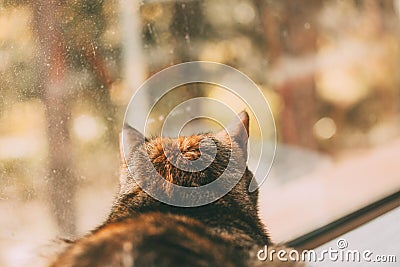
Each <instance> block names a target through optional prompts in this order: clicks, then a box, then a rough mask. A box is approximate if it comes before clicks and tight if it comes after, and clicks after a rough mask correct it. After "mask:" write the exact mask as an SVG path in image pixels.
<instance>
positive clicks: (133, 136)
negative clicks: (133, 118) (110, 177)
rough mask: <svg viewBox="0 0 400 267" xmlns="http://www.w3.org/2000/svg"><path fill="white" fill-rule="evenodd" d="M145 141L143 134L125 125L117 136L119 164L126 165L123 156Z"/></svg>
mask: <svg viewBox="0 0 400 267" xmlns="http://www.w3.org/2000/svg"><path fill="white" fill-rule="evenodd" d="M146 141H147V140H146V138H145V137H144V135H143V134H141V133H140V132H139V131H138V130H136V129H135V128H132V127H131V126H129V125H128V124H126V123H125V124H124V127H123V128H122V132H121V134H120V135H119V153H120V157H121V162H122V163H123V164H126V160H125V156H126V155H127V154H128V153H129V152H130V150H131V149H132V148H133V147H136V146H138V145H140V144H143V143H144V142H146Z"/></svg>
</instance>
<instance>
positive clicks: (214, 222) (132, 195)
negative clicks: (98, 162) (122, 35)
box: [50, 112, 302, 267]
mask: <svg viewBox="0 0 400 267" xmlns="http://www.w3.org/2000/svg"><path fill="white" fill-rule="evenodd" d="M238 116H239V118H240V121H239V123H238V122H236V123H233V124H231V125H230V126H229V127H228V128H229V129H230V131H229V132H230V137H229V136H228V134H227V132H225V131H221V132H219V133H216V134H212V133H206V134H198V135H193V136H188V137H179V138H177V139H169V138H160V137H158V138H153V139H150V140H148V139H145V138H144V136H143V135H142V134H141V133H139V132H138V131H137V130H135V129H133V128H131V127H129V126H124V129H123V136H124V140H125V153H126V155H128V157H125V156H124V155H122V156H121V158H122V164H121V172H120V191H119V194H118V196H117V198H116V200H115V203H114V205H113V207H112V210H111V213H110V215H109V217H108V219H107V220H106V222H105V223H104V224H103V225H101V226H100V227H98V228H97V229H95V230H93V231H92V232H91V233H90V234H88V235H86V236H85V237H83V238H81V239H78V240H76V241H73V242H71V244H70V245H69V246H68V247H67V248H66V250H65V251H64V252H62V253H61V254H60V255H58V256H57V258H56V259H55V260H54V261H53V262H52V263H51V265H50V266H52V267H53V266H54V267H55V266H123V267H128V266H129V267H131V266H140V267H141V266H161V267H164V266H165V267H167V266H171V267H172V266H302V264H301V263H298V262H279V261H270V262H268V261H260V260H259V259H258V258H257V251H259V250H260V249H262V248H263V247H264V245H268V246H270V247H272V248H276V249H281V248H283V249H285V248H284V247H283V246H276V245H273V244H272V243H271V240H270V238H269V237H268V234H267V233H266V230H265V227H264V225H263V224H262V223H261V221H260V218H259V216H258V211H257V199H258V192H257V191H255V192H252V193H249V192H248V190H247V188H248V187H249V184H250V181H251V180H252V178H253V174H252V173H251V172H250V171H249V170H248V168H247V166H246V160H247V140H248V133H249V117H248V114H247V113H246V112H241V113H240V114H239V115H238ZM243 126H244V127H243ZM205 139H207V140H212V141H213V142H214V143H215V144H216V147H217V152H216V155H215V159H214V160H213V161H212V163H211V164H210V165H209V166H208V167H207V168H205V169H203V170H200V171H197V172H189V171H186V170H185V171H184V170H181V169H179V168H177V167H175V166H174V164H172V163H171V162H170V160H171V159H170V158H168V159H167V157H166V154H168V153H165V152H166V150H168V149H169V148H170V147H172V146H173V145H178V146H179V148H180V151H179V153H181V155H182V156H183V157H184V158H186V159H189V160H191V161H195V160H197V159H200V160H201V159H203V158H206V156H207V155H205V154H206V153H207V149H206V150H202V151H200V148H199V147H200V142H201V141H202V140H205ZM140 140H145V141H143V142H142V141H140ZM121 143H122V142H121ZM121 147H123V144H122V145H121ZM126 150H127V151H126ZM233 150H234V151H235V152H237V155H239V157H237V159H235V160H237V161H238V162H237V164H239V165H243V166H244V169H245V171H244V174H243V176H242V178H241V179H240V181H239V182H238V183H237V184H236V185H235V186H234V187H233V189H232V190H231V191H230V192H229V193H228V194H226V195H225V196H223V197H222V198H220V199H218V200H216V201H214V202H213V203H210V204H207V205H203V206H199V207H176V206H171V205H168V204H165V203H162V202H160V201H158V200H156V199H154V198H152V197H151V196H150V195H148V194H147V193H146V192H145V191H143V190H142V188H141V187H140V186H139V185H138V183H137V181H138V179H151V175H149V174H148V172H147V169H146V164H145V163H144V161H145V160H148V159H150V161H151V163H152V165H153V166H154V168H155V169H156V171H157V172H158V174H159V175H160V176H161V177H163V178H164V179H165V180H168V181H169V182H171V183H174V184H177V185H183V186H186V187H193V186H201V185H205V184H207V183H210V182H212V181H214V180H216V179H217V178H218V175H219V174H220V173H222V172H223V171H224V169H225V168H226V166H227V162H229V156H230V155H231V152H232V151H233ZM122 151H123V150H122ZM204 151H205V152H204ZM169 152H171V151H169ZM173 153H176V152H173ZM202 153H203V155H202ZM121 154H123V153H121ZM146 157H147V158H146ZM125 158H126V160H125ZM128 166H129V170H128ZM133 177H135V179H133ZM158 190H165V191H168V190H169V188H168V187H167V186H166V187H162V188H158Z"/></svg>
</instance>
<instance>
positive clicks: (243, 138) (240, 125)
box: [216, 111, 249, 151]
mask: <svg viewBox="0 0 400 267" xmlns="http://www.w3.org/2000/svg"><path fill="white" fill-rule="evenodd" d="M237 117H238V118H239V120H238V119H235V120H233V121H232V122H231V123H230V124H229V125H228V126H227V127H226V129H227V131H228V132H226V131H225V129H224V130H221V131H220V132H218V133H217V134H216V136H217V137H220V138H226V137H229V136H228V135H229V134H230V138H232V139H233V140H235V141H236V142H237V143H238V144H239V146H240V147H241V148H242V149H243V150H244V151H247V142H248V139H249V114H248V113H247V112H246V111H242V112H240V113H239V114H238V115H237Z"/></svg>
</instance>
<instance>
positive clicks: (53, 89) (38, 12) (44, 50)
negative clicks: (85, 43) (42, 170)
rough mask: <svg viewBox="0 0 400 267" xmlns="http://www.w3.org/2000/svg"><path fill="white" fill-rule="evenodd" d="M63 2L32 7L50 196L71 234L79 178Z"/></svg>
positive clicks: (49, 0) (63, 230)
mask: <svg viewBox="0 0 400 267" xmlns="http://www.w3.org/2000/svg"><path fill="white" fill-rule="evenodd" d="M62 3H63V2H62V1H60V0H35V1H34V2H33V3H32V7H33V10H34V20H35V21H34V23H35V24H34V27H35V31H36V34H37V39H38V54H37V57H38V61H37V62H38V71H39V87H40V88H41V90H42V97H43V102H44V104H45V108H46V117H47V135H48V176H47V182H48V200H49V205H50V208H51V211H52V213H53V215H54V218H55V220H56V223H57V226H58V230H59V232H60V234H62V235H63V236H65V237H71V236H73V235H74V234H75V232H76V226H75V217H76V215H75V207H74V197H75V191H76V180H75V178H74V176H73V174H72V173H73V172H72V168H71V158H70V157H71V145H70V139H69V133H68V124H69V123H68V120H69V118H70V114H69V113H70V112H69V107H68V101H67V90H66V88H65V81H64V80H65V79H64V76H65V71H66V67H67V66H66V62H65V49H64V48H65V45H64V43H63V40H62V32H61V25H60V21H59V19H61V18H62V17H63V16H62Z"/></svg>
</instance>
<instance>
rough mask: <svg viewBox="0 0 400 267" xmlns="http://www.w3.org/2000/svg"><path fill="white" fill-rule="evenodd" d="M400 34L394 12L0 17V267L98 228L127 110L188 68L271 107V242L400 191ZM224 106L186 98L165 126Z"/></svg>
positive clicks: (228, 9) (369, 7)
mask: <svg viewBox="0 0 400 267" xmlns="http://www.w3.org/2000/svg"><path fill="white" fill-rule="evenodd" d="M399 19H400V1H398V0H379V1H370V0H363V1H359V0H350V1H339V0H312V1H305V0H299V1H289V0H288V1H286V0H285V1H269V0H264V1H255V0H254V1H253V0H231V1H229V4H227V2H226V1H222V0H205V1H189V0H188V1H172V0H171V1H169V0H154V1H127V0H119V1H88V0H81V1H57V0H52V1H41V0H35V1H23V0H7V1H1V2H0V72H1V76H0V88H1V93H0V170H1V172H0V173H1V176H0V181H1V184H0V226H1V228H2V231H1V232H0V237H1V238H0V265H1V266H23V265H27V263H28V262H29V264H30V265H31V266H32V264H38V265H37V266H41V265H42V264H43V262H41V261H40V260H42V261H43V260H45V259H40V258H39V259H37V255H38V254H40V253H36V252H37V251H38V250H40V249H38V248H41V247H43V244H48V241H49V240H51V239H53V238H55V237H56V236H57V235H58V236H65V237H74V236H77V235H80V234H82V233H85V232H86V231H88V230H89V229H92V228H93V227H94V226H96V225H98V224H99V223H100V222H101V221H102V220H103V219H104V218H105V216H106V214H107V212H108V210H109V208H110V206H111V204H112V200H113V195H114V194H115V193H116V189H117V186H118V174H117V171H118V164H119V154H118V133H119V131H120V129H121V126H122V121H123V117H124V112H125V109H126V107H127V105H128V102H129V99H130V97H131V95H132V94H133V92H134V91H135V90H136V89H137V88H138V87H139V85H140V84H141V83H142V82H143V81H144V80H145V79H146V78H148V77H150V76H151V75H152V74H154V73H157V72H158V71H160V70H162V69H164V68H166V67H168V66H172V65H174V64H178V63H182V62H187V61H195V60H201V61H213V62H218V63H223V64H227V65H229V66H232V67H234V68H236V69H238V70H240V71H241V72H243V73H244V74H246V75H247V76H248V77H249V78H251V79H252V80H253V81H254V82H255V84H256V85H257V86H258V87H259V88H260V89H261V91H262V92H263V94H264V96H265V98H266V99H267V100H268V102H269V104H270V107H271V110H272V113H273V115H274V118H275V123H276V130H277V137H278V146H277V151H276V158H275V162H274V164H273V167H272V170H271V173H270V176H269V177H268V179H267V180H266V181H265V183H264V184H263V185H262V186H261V195H260V211H261V215H262V218H263V220H264V221H265V222H266V224H267V226H268V229H269V231H270V232H271V233H272V238H273V239H274V240H275V241H288V240H292V239H295V238H297V237H299V236H302V235H304V234H306V233H308V232H311V231H313V230H315V229H317V228H320V227H322V226H324V225H327V224H329V223H330V222H332V221H334V220H336V219H339V218H341V217H343V216H346V215H347V214H349V213H352V212H354V211H357V210H359V209H361V208H363V207H364V206H366V205H368V204H371V203H373V202H375V201H378V200H380V199H382V198H385V197H386V196H389V195H391V194H393V193H395V192H397V191H399V189H400V182H399V179H398V173H399V171H400V167H399V165H398V158H399V157H400V139H399V133H400V124H399V121H400V120H399V116H400V91H399V86H400V76H399V71H398V70H399V67H400V66H399V64H400V47H399V43H400V42H399V36H400V35H399ZM215 90H216V89H215ZM215 90H213V89H212V87H211V89H210V87H207V86H202V85H188V86H186V87H180V88H177V91H176V92H175V94H173V95H170V96H167V97H168V99H165V100H164V101H165V103H166V104H165V105H161V106H159V107H158V109H157V110H156V111H155V112H156V115H157V116H156V118H161V119H160V120H159V123H160V124H159V125H161V122H162V121H163V118H164V115H165V113H167V112H168V110H170V109H171V108H172V107H174V106H175V105H177V104H178V103H179V102H181V101H182V100H183V99H190V98H192V97H195V96H208V97H217V96H216V95H215V94H214V95H213V92H214V91H215ZM219 93H220V95H219V96H218V97H219V98H222V99H227V101H228V100H229V103H232V105H233V108H234V109H239V108H240V105H238V106H235V105H236V104H235V103H233V102H232V101H233V100H231V99H230V98H229V95H224V92H223V90H222V91H221V90H220V91H219ZM149 97H151V95H150V96H149ZM198 108H200V109H201V108H204V107H202V106H199V107H198ZM139 115H140V112H139ZM252 121H254V120H252ZM251 123H252V122H251ZM159 125H158V124H157V125H156V128H157V127H160V126H159ZM254 131H255V130H254V129H252V130H251V133H250V135H252V132H254ZM251 138H253V139H254V140H255V142H263V141H265V140H261V139H260V138H259V137H258V136H257V134H254V136H252V137H251ZM32 259H35V260H32Z"/></svg>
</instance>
